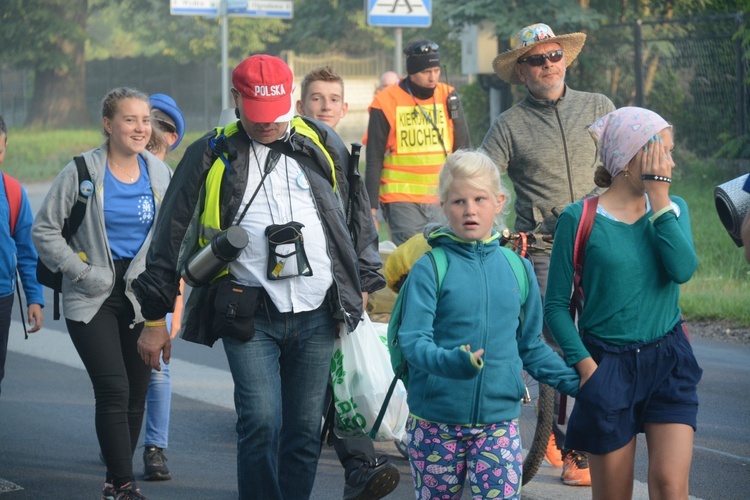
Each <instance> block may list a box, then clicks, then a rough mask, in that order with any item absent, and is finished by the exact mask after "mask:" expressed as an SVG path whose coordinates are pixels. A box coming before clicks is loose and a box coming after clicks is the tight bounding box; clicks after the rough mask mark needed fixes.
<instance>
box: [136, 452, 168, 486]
mask: <svg viewBox="0 0 750 500" xmlns="http://www.w3.org/2000/svg"><path fill="white" fill-rule="evenodd" d="M166 462H167V457H165V456H164V448H159V447H157V446H151V445H148V446H146V449H145V450H143V480H144V481H167V480H169V479H172V475H171V474H170V473H169V469H168V468H167V464H166Z"/></svg>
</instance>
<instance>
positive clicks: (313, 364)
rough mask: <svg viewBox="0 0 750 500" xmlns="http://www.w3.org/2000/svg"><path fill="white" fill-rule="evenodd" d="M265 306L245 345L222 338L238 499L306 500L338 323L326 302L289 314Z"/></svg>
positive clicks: (309, 490)
mask: <svg viewBox="0 0 750 500" xmlns="http://www.w3.org/2000/svg"><path fill="white" fill-rule="evenodd" d="M267 302H268V303H269V307H268V309H269V310H268V311H267V310H266V308H265V307H261V308H260V309H259V310H258V313H257V314H256V316H255V336H254V337H253V338H252V339H251V340H249V341H247V342H241V341H238V340H235V339H232V338H224V339H223V344H224V351H225V352H226V355H227V360H228V362H229V369H230V370H231V372H232V379H233V380H234V405H235V410H236V411H237V434H238V438H237V482H238V489H239V498H240V499H241V500H249V499H256V498H272V499H292V498H294V499H305V498H309V496H310V493H311V491H312V487H313V482H314V481H315V472H316V470H317V465H318V458H319V457H320V427H321V419H320V416H321V415H322V414H323V406H324V401H325V392H326V385H327V384H328V377H329V376H330V366H331V355H332V354H333V339H334V330H335V327H336V324H335V322H334V319H333V317H332V315H331V312H330V311H329V309H328V307H327V305H326V304H324V305H323V306H322V307H320V308H318V309H316V310H315V311H309V312H303V313H296V314H294V313H280V312H278V311H277V310H276V308H275V307H273V306H272V305H270V303H271V301H270V300H267ZM269 318H270V322H269Z"/></svg>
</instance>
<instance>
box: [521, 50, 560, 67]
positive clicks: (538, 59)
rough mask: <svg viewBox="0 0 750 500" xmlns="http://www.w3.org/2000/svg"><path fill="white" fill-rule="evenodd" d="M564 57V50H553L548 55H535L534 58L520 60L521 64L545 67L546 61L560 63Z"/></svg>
mask: <svg viewBox="0 0 750 500" xmlns="http://www.w3.org/2000/svg"><path fill="white" fill-rule="evenodd" d="M562 57H563V51H562V49H557V50H553V51H552V52H547V53H546V54H535V55H533V56H527V57H522V58H520V59H519V60H518V62H519V63H526V64H528V65H529V66H544V64H545V63H544V60H545V59H549V61H550V62H553V63H556V62H559V61H560V60H561V59H562Z"/></svg>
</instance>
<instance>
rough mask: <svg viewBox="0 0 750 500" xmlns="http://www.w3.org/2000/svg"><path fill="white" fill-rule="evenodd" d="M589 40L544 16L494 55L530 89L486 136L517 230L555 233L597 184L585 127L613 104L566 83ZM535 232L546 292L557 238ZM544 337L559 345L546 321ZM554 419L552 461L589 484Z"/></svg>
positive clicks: (583, 463)
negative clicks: (508, 186) (509, 192)
mask: <svg viewBox="0 0 750 500" xmlns="http://www.w3.org/2000/svg"><path fill="white" fill-rule="evenodd" d="M585 41H586V35H585V34H584V33H570V34H567V35H560V36H557V35H555V33H554V32H553V31H552V28H550V27H549V26H547V25H546V24H542V23H538V24H533V25H531V26H527V27H525V28H523V29H521V30H520V31H519V32H518V33H517V34H516V35H515V37H514V38H513V40H512V48H511V49H510V50H508V51H507V52H503V53H502V54H500V55H498V56H497V57H496V58H495V60H494V61H493V64H492V66H493V68H494V70H495V73H496V74H497V76H499V77H500V78H501V79H503V80H505V81H506V82H508V83H511V84H516V85H521V84H523V85H525V86H526V89H527V90H528V94H527V95H526V97H525V98H524V99H523V100H522V101H520V102H518V103H517V104H516V105H514V106H513V107H512V108H510V109H508V110H507V111H504V112H503V113H501V114H500V116H498V117H497V119H496V120H495V123H494V124H493V125H492V127H491V128H490V130H489V132H487V135H486V136H485V138H484V141H483V143H482V148H483V149H484V150H485V151H486V152H487V153H488V154H489V155H490V157H491V158H492V159H493V160H494V161H495V163H496V164H497V166H498V168H499V169H500V171H501V172H503V173H504V172H507V173H508V176H509V177H510V179H511V181H512V182H513V186H514V188H515V192H516V202H515V211H516V222H515V230H516V231H524V232H527V233H528V232H532V231H533V232H535V233H536V234H537V235H552V234H554V230H555V222H556V221H557V215H558V214H559V213H560V212H561V211H562V209H563V208H565V206H566V205H567V204H569V203H572V202H574V201H576V200H579V199H581V198H583V197H585V196H586V195H588V194H591V193H592V192H593V191H595V189H596V186H595V185H594V170H595V167H596V163H597V160H596V144H595V143H594V141H592V140H591V136H590V135H589V133H588V131H587V129H588V127H589V126H590V125H591V124H592V123H594V122H595V121H596V120H597V119H599V118H601V117H602V116H604V115H606V114H607V113H609V112H610V111H613V110H614V109H615V106H614V104H612V101H610V100H609V99H608V98H607V97H606V96H604V95H602V94H592V93H588V92H579V91H576V90H573V89H571V88H570V87H568V86H567V85H566V84H565V71H566V68H567V67H568V66H569V65H570V64H571V63H572V62H573V61H574V60H575V58H576V57H577V56H578V54H579V53H580V52H581V49H582V48H583V44H584V42H585ZM538 240H539V241H538V244H537V245H535V248H531V249H530V250H529V258H530V259H531V261H532V262H533V264H534V271H535V273H536V276H537V279H538V280H539V289H540V290H541V292H542V299H544V292H545V289H546V287H547V272H548V269H549V256H550V250H551V247H552V245H551V243H549V242H542V241H541V238H538ZM544 337H545V339H546V340H547V342H548V343H549V344H550V345H552V346H553V347H554V348H555V349H556V350H557V351H558V352H560V350H559V346H558V345H557V343H556V342H555V340H554V338H553V337H552V334H551V333H550V332H549V330H548V329H547V326H546V325H545V326H544ZM556 399H557V398H556ZM567 406H568V409H570V408H572V406H573V405H572V404H570V403H569V404H568V405H567ZM554 422H555V426H554V429H553V434H552V436H551V437H550V444H549V447H548V449H547V459H548V461H549V462H550V463H551V464H552V465H555V466H560V465H562V468H563V470H562V475H561V479H562V481H563V482H564V483H565V484H568V485H577V486H588V485H590V484H591V477H590V475H589V471H588V459H587V457H586V456H585V455H584V454H583V453H578V452H576V451H575V450H567V449H562V454H561V453H560V451H559V450H560V449H561V448H562V445H563V443H564V440H565V426H564V425H558V419H557V418H555V421H554Z"/></svg>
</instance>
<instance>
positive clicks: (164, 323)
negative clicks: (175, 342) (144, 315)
mask: <svg viewBox="0 0 750 500" xmlns="http://www.w3.org/2000/svg"><path fill="white" fill-rule="evenodd" d="M146 326H167V320H164V319H159V320H156V321H148V320H146Z"/></svg>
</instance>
